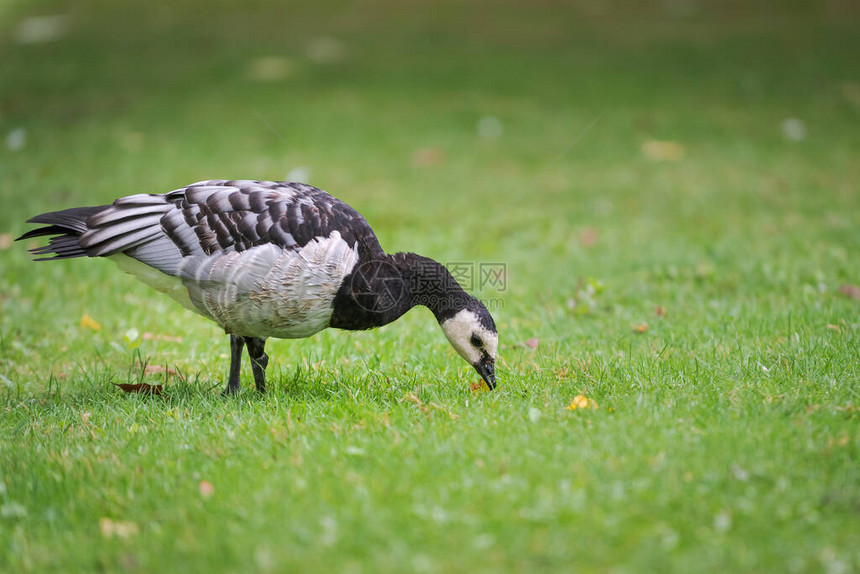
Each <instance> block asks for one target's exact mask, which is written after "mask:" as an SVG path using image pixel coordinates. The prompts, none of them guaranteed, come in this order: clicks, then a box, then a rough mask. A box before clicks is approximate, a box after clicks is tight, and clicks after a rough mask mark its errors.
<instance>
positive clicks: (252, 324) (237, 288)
mask: <svg viewBox="0 0 860 574" xmlns="http://www.w3.org/2000/svg"><path fill="white" fill-rule="evenodd" d="M111 258H112V259H115V260H116V261H117V263H118V264H119V265H120V268H122V269H123V270H124V271H128V272H130V273H132V274H134V275H135V276H136V277H138V278H139V279H141V280H142V281H143V282H145V283H147V284H148V285H150V286H152V287H154V288H155V289H157V290H159V291H161V292H163V293H166V294H168V295H170V296H171V297H173V298H174V299H176V300H177V301H179V302H180V303H182V304H183V305H184V306H186V307H188V308H189V309H191V310H193V311H196V312H197V313H200V314H201V315H203V316H205V317H208V318H209V319H212V320H213V321H215V322H216V323H218V324H219V325H221V326H222V327H223V328H224V330H225V331H226V332H227V333H231V334H234V335H243V336H247V337H278V338H281V339H298V338H302V337H309V336H310V335H313V334H314V333H316V332H318V331H321V330H322V329H325V328H326V327H328V326H329V321H330V319H331V314H332V301H333V300H334V297H335V295H336V294H337V291H338V289H339V288H340V285H341V283H343V280H344V278H345V277H346V276H347V275H349V274H350V273H351V272H352V269H353V267H355V264H356V263H357V261H358V252H357V250H356V249H351V248H350V247H349V245H348V244H347V243H346V241H344V240H343V239H342V238H341V235H340V233H338V232H337V231H333V232H332V233H331V235H329V237H322V238H317V239H315V240H313V241H310V242H309V243H308V244H307V245H305V246H304V247H303V248H301V249H300V250H297V251H285V250H283V249H281V248H280V247H277V246H275V245H271V244H267V245H260V246H257V247H253V248H251V249H248V250H246V251H242V252H231V253H219V254H214V255H209V256H192V257H186V258H184V259H183V260H182V264H181V265H180V268H179V270H178V272H177V275H178V277H172V276H169V275H165V274H163V273H161V272H160V271H157V270H154V269H152V268H151V267H148V266H146V265H143V264H141V263H139V262H137V261H135V260H134V259H132V258H130V257H127V256H124V255H122V256H112V257H111Z"/></svg>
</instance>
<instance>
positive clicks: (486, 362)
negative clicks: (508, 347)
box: [473, 357, 496, 391]
mask: <svg viewBox="0 0 860 574" xmlns="http://www.w3.org/2000/svg"><path fill="white" fill-rule="evenodd" d="M473 366H474V367H475V370H476V371H478V374H479V375H481V378H482V379H484V381H485V382H486V383H487V386H488V387H490V390H491V391H492V390H493V389H495V388H496V364H495V362H494V361H493V359H491V358H489V357H487V358H486V359H482V360H481V362H479V363H475V364H474V365H473Z"/></svg>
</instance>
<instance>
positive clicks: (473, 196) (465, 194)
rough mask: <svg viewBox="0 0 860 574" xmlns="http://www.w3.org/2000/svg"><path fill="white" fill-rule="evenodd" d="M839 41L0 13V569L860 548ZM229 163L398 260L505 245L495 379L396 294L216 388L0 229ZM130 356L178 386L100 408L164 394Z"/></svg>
mask: <svg viewBox="0 0 860 574" xmlns="http://www.w3.org/2000/svg"><path fill="white" fill-rule="evenodd" d="M858 23H860V11H858V9H857V8H856V6H855V5H854V3H851V2H835V1H833V2H800V1H797V2H781V3H775V2H754V3H721V2H694V1H675V2H673V1H664V2H645V3H641V2H593V1H588V2H586V1H579V2H530V3H514V2H492V3H491V2H446V1H434V2H390V1H373V2H363V3H350V2H289V3H275V2H260V1H252V2H241V3H240V2H234V1H215V2H193V1H182V2H174V3H171V4H169V5H168V4H152V3H144V2H125V3H115V2H103V1H95V0H84V1H80V2H75V3H61V2H54V1H33V2H26V1H22V0H18V1H15V2H7V3H6V4H4V5H3V6H2V7H0V138H2V139H0V198H2V206H3V209H2V210H0V266H2V275H0V310H2V318H0V376H2V382H3V384H4V388H5V391H4V392H5V393H6V394H5V396H4V398H3V401H4V402H3V405H4V407H3V408H4V412H3V415H2V422H0V430H2V435H0V436H2V440H3V445H2V447H0V448H2V450H0V472H2V475H0V480H2V482H0V487H2V491H0V495H2V503H3V505H2V508H0V509H2V512H0V514H2V518H0V521H2V522H0V566H3V567H6V568H9V569H10V571H20V570H22V569H23V570H45V569H58V568H59V569H72V570H75V569H80V570H91V569H99V568H101V569H109V570H114V569H124V570H130V571H134V570H147V571H151V570H154V569H156V568H159V569H165V568H166V569H179V568H184V569H190V570H212V569H215V570H221V569H225V570H231V571H246V570H266V569H273V570H276V571H282V570H284V569H298V570H320V569H321V570H326V571H351V572H352V571H367V572H372V571H446V572H447V571H464V570H467V569H468V570H472V571H475V570H478V571H482V570H486V571H499V570H508V571H550V570H570V569H574V570H585V571H604V570H615V571H642V570H659V571H670V570H674V571H690V570H692V569H700V568H701V569H709V570H712V571H725V570H749V571H755V570H757V571H762V570H779V571H782V570H792V571H820V570H825V571H831V572H840V571H850V570H851V569H856V568H858V567H860V557H858V554H857V550H856V547H857V544H856V542H857V534H856V533H857V531H858V530H859V529H860V524H858V522H860V518H858V514H857V508H858V506H860V488H858V484H860V473H858V467H857V460H858V445H860V435H858V427H857V424H856V423H857V415H856V413H857V410H856V409H857V406H856V405H857V401H858V399H857V388H858V387H857V383H858V372H857V363H858V352H857V350H858V344H857V343H858V338H857V333H858V301H857V298H858V297H860V295H858V294H857V293H858V291H856V290H855V289H856V287H854V286H856V285H857V284H860V271H858V269H860V265H858V263H860V258H858V255H857V254H858V253H860V232H858V221H860V199H858V182H860V161H858V159H860V158H858V155H860V130H858V120H860V75H858V72H857V65H856V54H857V53H858V51H860V35H858V33H857V29H858ZM221 177H223V178H253V179H294V178H295V179H303V180H306V181H307V182H308V183H312V184H315V185H318V186H320V187H323V188H324V189H326V190H328V191H330V192H331V193H333V194H334V195H336V196H338V197H340V198H341V199H343V200H345V201H347V202H349V203H350V204H351V205H353V206H354V207H356V208H357V209H358V210H359V211H361V212H362V213H363V214H364V215H365V216H366V217H367V219H368V220H369V221H370V223H371V225H373V227H374V229H375V230H376V231H377V233H378V235H379V237H380V239H381V241H382V244H383V247H385V248H386V249H388V250H390V251H398V250H404V251H405V250H410V251H416V252H419V253H422V254H424V255H427V256H431V257H434V258H436V259H438V260H440V261H443V262H451V261H474V262H481V261H487V262H504V263H505V264H506V265H507V289H506V290H505V291H504V292H498V291H497V290H492V289H489V290H486V291H484V292H481V293H479V294H480V295H482V296H484V297H487V298H492V299H494V300H497V301H500V302H501V303H500V304H501V305H502V307H503V308H501V309H499V310H498V311H497V312H496V313H495V314H496V320H497V323H499V326H500V333H501V337H502V343H503V347H502V352H501V355H502V359H501V366H500V380H501V382H502V387H501V390H500V392H498V393H495V394H493V395H483V394H474V393H470V392H469V391H468V383H469V381H470V380H471V378H472V377H473V374H472V373H471V372H469V371H468V369H467V368H466V366H464V365H461V362H460V359H459V358H458V357H456V356H455V355H454V354H453V353H452V352H451V351H450V349H449V348H447V345H446V344H445V343H444V340H443V339H442V337H441V336H440V334H439V332H438V327H436V326H435V325H434V324H433V321H432V320H430V318H429V314H428V313H426V312H424V311H415V312H413V313H410V314H409V315H408V316H407V317H406V318H404V320H402V321H401V322H398V323H397V324H396V325H392V326H391V327H387V328H385V329H383V330H381V331H379V332H374V333H365V334H343V333H334V332H333V333H323V334H321V335H319V336H317V337H314V338H312V339H310V340H304V341H284V342H273V343H272V344H270V348H271V353H270V354H271V355H272V357H273V364H272V366H271V367H270V371H271V372H272V376H273V379H272V381H273V385H272V386H273V388H274V392H273V394H272V396H271V397H269V398H267V399H265V400H262V401H257V400H255V399H253V398H252V397H244V398H243V399H241V400H239V401H236V402H226V403H223V402H221V401H220V399H218V398H216V397H214V396H212V394H213V393H214V391H213V392H212V393H207V389H210V388H211V387H213V386H215V385H220V384H221V382H222V380H223V377H224V373H225V371H226V366H227V359H226V352H227V344H226V339H225V338H224V337H223V333H219V331H218V329H217V328H216V327H215V326H213V325H211V324H209V323H207V322H206V321H204V320H203V319H200V318H198V317H196V316H194V315H193V314H190V313H187V312H184V311H182V310H180V309H179V308H178V306H177V305H175V304H173V303H172V302H170V301H168V300H166V299H164V298H163V297H161V296H160V295H158V294H156V293H152V292H150V291H148V290H147V289H146V288H145V287H144V286H141V285H138V284H136V283H134V281H133V280H132V279H131V278H129V277H126V276H123V275H122V274H121V273H118V272H117V270H116V269H115V268H114V267H113V265H112V264H110V263H109V262H102V261H81V260H77V261H68V262H61V263H53V264H39V265H36V264H33V263H31V262H30V261H29V256H28V255H27V254H26V251H25V249H24V248H25V247H26V246H24V245H19V244H12V243H11V239H12V238H13V237H15V236H17V235H19V234H20V233H22V232H23V231H24V230H25V229H27V226H26V225H25V224H24V221H25V220H26V219H27V218H28V217H31V216H32V215H35V214H37V213H41V212H43V211H47V210H52V209H59V208H64V207H71V206H75V205H83V204H99V203H106V202H109V201H111V200H113V199H114V198H115V197H118V196H120V195H126V194H131V193H139V192H163V191H168V190H171V189H174V188H177V187H179V186H181V185H184V184H187V183H190V182H193V181H197V180H201V179H209V178H221ZM658 308H659V311H658ZM84 315H89V316H91V317H93V318H94V319H95V320H96V321H97V322H98V323H99V328H98V329H97V330H96V329H93V328H87V327H86V323H84V324H82V322H81V318H82V317H83V316H84ZM640 331H643V332H641V333H640ZM130 332H131V333H134V332H137V333H138V334H142V333H149V334H151V335H152V336H151V337H149V338H147V339H146V340H143V342H142V344H140V346H139V347H136V348H135V349H132V348H131V347H134V345H136V344H138V343H140V341H137V340H136V339H135V337H134V336H133V335H131V336H130V335H129V333H130ZM532 337H534V338H536V339H537V341H538V344H539V347H538V349H537V350H534V351H532V350H531V349H530V348H528V347H524V346H523V342H525V341H526V340H528V339H529V338H532ZM129 338H131V339H135V340H132V341H131V342H129V341H128V340H127V339H129ZM177 339H181V342H176V340H177ZM135 352H137V353H139V356H140V357H142V358H143V360H149V361H150V362H151V363H153V364H160V365H169V366H170V367H171V368H173V367H176V368H179V369H180V370H181V371H182V372H184V373H186V374H187V375H189V376H190V380H191V381H196V382H192V383H182V382H176V381H174V386H173V387H171V388H173V389H174V390H173V395H171V399H170V400H171V401H173V402H168V403H167V404H165V403H160V402H157V401H150V400H148V399H139V398H135V397H132V398H128V397H124V396H121V395H119V394H118V393H116V392H114V390H113V388H112V387H111V386H110V384H109V383H111V382H126V381H127V380H129V379H133V380H138V379H137V378H136V377H139V376H140V377H144V378H145V379H146V380H150V381H152V380H156V379H158V378H159V377H163V376H164V374H153V373H150V374H148V375H143V373H142V369H139V368H138V366H136V363H135V361H136V357H135V354H134V353H135ZM247 374H248V373H246V375H247ZM410 393H414V396H415V397H416V398H417V399H418V400H419V401H420V402H421V404H420V405H419V404H416V403H415V402H414V401H413V400H412V398H411V397H412V396H413V395H411V394H410ZM577 394H587V395H588V396H590V397H594V398H595V399H596V400H597V401H598V403H599V404H600V406H601V408H600V409H599V410H598V411H596V412H594V413H579V412H575V411H574V412H570V411H565V410H564V409H563V407H564V406H565V405H566V404H568V403H569V402H570V400H571V399H572V398H573V397H574V396H575V395H577ZM404 399H405V400H404ZM430 403H433V404H436V405H437V406H440V407H441V408H442V411H441V412H442V414H439V409H435V408H434V409H430V411H429V413H430V414H427V413H428V412H427V411H425V410H422V409H427V408H429V407H427V404H430ZM446 412H450V413H451V414H452V415H455V416H458V417H460V418H458V419H457V418H454V417H453V416H452V417H449V416H448V415H447V414H444V413H446ZM141 429H145V431H141ZM392 429H393V430H392ZM135 437H138V438H135ZM140 437H144V438H140ZM267 437H268V438H267ZM350 441H351V442H350ZM347 443H349V444H347ZM356 445H359V446H356ZM109 453H113V454H109ZM234 460H235V461H241V463H242V464H241V465H238V466H237V465H236V464H234V463H233V461H234ZM177 461H179V462H177ZM181 461H185V462H184V465H183V463H182V462H181ZM141 469H145V470H144V471H142V470H141ZM260 479H263V482H264V484H261V483H260V482H259V481H260ZM204 480H205V481H207V482H208V481H211V482H212V483H213V484H214V485H215V489H216V490H215V492H216V495H215V496H213V497H212V498H208V497H203V494H202V493H203V492H204V490H205V489H198V487H199V485H200V484H201V481H204ZM302 485H303V486H302ZM201 488H202V487H201ZM198 490H199V491H198ZM203 498H205V500H203ZM103 518H109V519H111V520H116V521H119V522H120V523H126V522H128V523H130V524H134V528H135V529H136V531H135V532H136V534H133V535H131V536H130V538H123V537H122V536H120V535H117V534H116V531H115V530H112V529H111V528H112V527H104V526H102V527H100V526H99V525H100V522H99V521H100V519H103ZM101 524H102V525H103V524H104V523H103V522H102V523H101ZM142 540H145V541H147V542H149V544H148V543H147V542H142Z"/></svg>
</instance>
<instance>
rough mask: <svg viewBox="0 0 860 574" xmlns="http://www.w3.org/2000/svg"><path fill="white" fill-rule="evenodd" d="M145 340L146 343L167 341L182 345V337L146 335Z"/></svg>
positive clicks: (156, 334) (144, 335)
mask: <svg viewBox="0 0 860 574" xmlns="http://www.w3.org/2000/svg"><path fill="white" fill-rule="evenodd" d="M143 338H144V340H146V341H166V342H168V343H181V342H182V337H173V336H171V335H161V334H159V333H144V334H143Z"/></svg>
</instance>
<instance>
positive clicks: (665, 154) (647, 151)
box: [642, 140, 684, 161]
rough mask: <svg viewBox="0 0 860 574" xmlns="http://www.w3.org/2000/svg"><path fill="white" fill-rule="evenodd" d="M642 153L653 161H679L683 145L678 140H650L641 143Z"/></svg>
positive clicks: (682, 155)
mask: <svg viewBox="0 0 860 574" xmlns="http://www.w3.org/2000/svg"><path fill="white" fill-rule="evenodd" d="M642 155H644V156H645V157H647V158H648V159H650V160H654V161H681V160H682V159H684V146H682V145H681V144H679V143H678V142H670V141H661V140H650V141H647V142H645V143H643V144H642Z"/></svg>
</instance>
